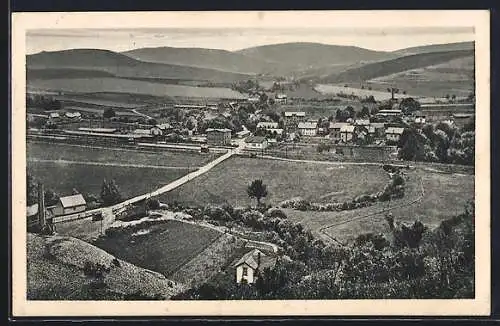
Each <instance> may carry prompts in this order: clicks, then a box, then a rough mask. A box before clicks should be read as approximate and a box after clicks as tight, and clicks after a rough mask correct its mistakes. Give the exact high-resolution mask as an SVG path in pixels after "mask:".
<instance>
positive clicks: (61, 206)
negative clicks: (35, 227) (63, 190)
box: [51, 194, 87, 216]
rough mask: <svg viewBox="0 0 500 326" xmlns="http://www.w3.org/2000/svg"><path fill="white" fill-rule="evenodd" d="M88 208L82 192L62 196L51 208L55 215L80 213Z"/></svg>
mask: <svg viewBox="0 0 500 326" xmlns="http://www.w3.org/2000/svg"><path fill="white" fill-rule="evenodd" d="M86 209H87V203H86V202H85V198H83V196H82V195H81V194H77V195H72V196H66V197H61V198H59V202H58V203H57V205H55V206H54V207H52V208H51V210H52V212H53V213H54V215H55V216H60V215H67V214H74V213H80V212H83V211H85V210H86Z"/></svg>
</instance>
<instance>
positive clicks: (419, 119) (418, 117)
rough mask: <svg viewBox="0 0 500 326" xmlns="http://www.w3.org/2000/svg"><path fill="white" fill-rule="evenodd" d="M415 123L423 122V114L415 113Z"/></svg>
mask: <svg viewBox="0 0 500 326" xmlns="http://www.w3.org/2000/svg"><path fill="white" fill-rule="evenodd" d="M415 123H416V124H421V125H423V124H425V116H423V115H417V116H416V117H415Z"/></svg>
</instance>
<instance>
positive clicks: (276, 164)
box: [161, 157, 387, 206]
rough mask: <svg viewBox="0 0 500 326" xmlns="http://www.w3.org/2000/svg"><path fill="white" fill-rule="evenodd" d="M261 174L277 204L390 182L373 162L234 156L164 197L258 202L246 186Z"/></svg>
mask: <svg viewBox="0 0 500 326" xmlns="http://www.w3.org/2000/svg"><path fill="white" fill-rule="evenodd" d="M374 169H375V170H374ZM258 178H261V179H262V180H263V181H264V183H265V184H267V189H268V192H269V194H268V196H267V197H266V198H265V201H266V202H270V203H272V204H274V205H277V204H278V203H279V202H280V201H282V200H285V199H290V198H292V197H296V196H303V197H305V198H318V197H320V196H324V195H327V194H331V198H332V199H337V200H342V199H344V198H351V197H352V196H353V195H358V194H360V193H364V192H370V191H372V190H375V189H379V188H380V187H381V186H383V185H385V184H386V183H387V175H386V173H385V172H384V171H383V170H382V169H377V168H374V167H370V166H347V165H346V166H343V167H340V166H333V165H332V166H328V165H320V164H314V163H292V162H283V161H275V160H262V159H250V158H241V157H233V158H230V159H229V160H227V161H225V162H224V163H222V164H220V165H218V166H216V167H215V168H214V169H212V170H211V171H210V172H208V173H206V174H204V175H202V176H200V177H198V178H196V179H194V180H192V181H190V182H188V183H186V184H184V185H183V186H182V187H179V188H177V189H176V190H173V191H172V192H169V193H166V194H164V195H162V197H161V200H163V201H167V202H168V201H175V200H177V201H181V202H186V203H190V204H197V205H203V204H209V203H213V204H222V203H225V202H228V203H230V204H234V205H241V206H245V205H249V204H255V200H253V201H252V200H250V199H249V198H248V195H247V193H246V188H247V186H248V184H250V182H252V180H254V179H258Z"/></svg>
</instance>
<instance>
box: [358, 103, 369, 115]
mask: <svg viewBox="0 0 500 326" xmlns="http://www.w3.org/2000/svg"><path fill="white" fill-rule="evenodd" d="M358 116H359V117H360V118H367V117H369V116H370V110H369V109H368V108H367V107H366V106H363V108H362V109H361V112H360V113H359V115H358Z"/></svg>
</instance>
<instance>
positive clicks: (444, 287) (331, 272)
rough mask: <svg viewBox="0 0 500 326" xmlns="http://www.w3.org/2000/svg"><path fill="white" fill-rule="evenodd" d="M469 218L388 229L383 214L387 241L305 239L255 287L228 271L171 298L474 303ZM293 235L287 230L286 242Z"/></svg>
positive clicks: (376, 237)
mask: <svg viewBox="0 0 500 326" xmlns="http://www.w3.org/2000/svg"><path fill="white" fill-rule="evenodd" d="M474 215H475V214H474V206H473V204H472V203H470V204H468V205H467V206H466V209H465V212H464V213H463V214H460V215H458V216H456V217H454V218H451V219H449V220H446V221H443V222H442V223H441V224H440V226H439V227H438V228H436V229H434V230H429V229H428V228H427V227H425V226H424V225H423V224H422V223H420V222H418V221H416V222H415V223H414V224H413V225H411V226H407V225H405V224H398V223H396V224H394V220H393V219H392V217H390V216H388V217H387V219H386V220H387V223H388V224H389V229H390V230H391V233H390V234H391V235H390V236H386V235H382V234H373V233H368V234H364V235H361V236H359V237H358V238H357V239H356V241H354V242H353V243H352V244H351V245H348V246H344V247H342V246H331V245H325V244H324V243H323V242H322V241H320V240H314V239H312V237H311V241H310V242H309V241H306V242H305V243H304V246H303V247H302V250H300V249H299V244H298V243H297V244H295V246H294V250H296V252H297V253H298V255H296V256H295V257H290V258H291V259H288V258H287V257H286V256H282V257H281V258H279V259H278V262H277V265H276V267H275V268H274V269H266V270H264V271H263V273H261V274H260V277H259V278H258V280H257V283H256V284H254V285H248V284H237V283H235V282H234V274H233V273H232V272H228V273H226V274H224V273H221V274H219V275H218V276H217V277H215V278H214V279H213V280H211V281H209V282H208V283H205V284H203V285H201V286H198V287H196V288H193V289H190V290H188V291H186V292H184V293H181V294H179V295H177V296H175V297H174V298H173V299H181V300H186V299H189V300H231V299H364V298H366V299H397V298H407V299H417V298H418V299H423V298H473V297H474V252H475V249H474ZM264 218H265V215H264ZM278 224H279V223H278ZM291 225H293V223H291ZM290 230H293V227H291V228H289V230H287V231H286V232H290ZM296 232H297V234H300V233H301V232H300V231H298V230H297V231H296ZM285 234H286V233H285ZM305 234H308V233H307V232H306V233H305ZM294 236H295V237H296V236H297V235H296V234H291V233H290V234H289V236H287V238H288V241H290V239H291V238H293V237H294ZM299 238H300V236H299ZM295 241H298V242H299V243H300V242H301V241H302V240H295Z"/></svg>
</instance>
